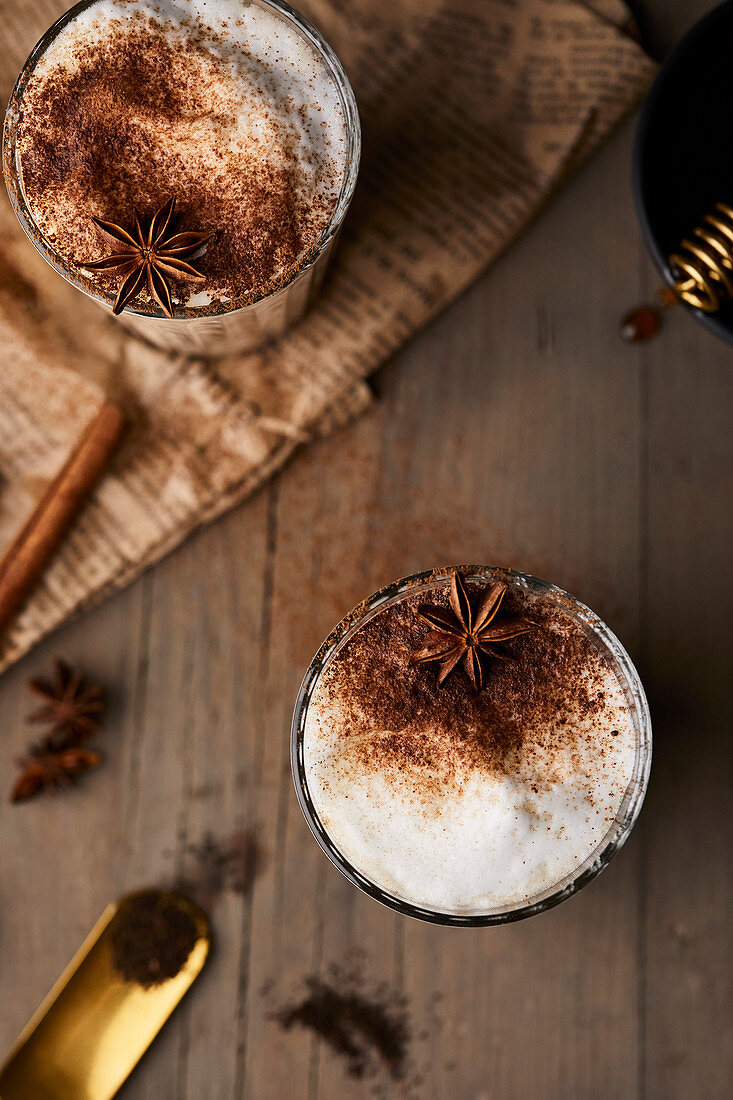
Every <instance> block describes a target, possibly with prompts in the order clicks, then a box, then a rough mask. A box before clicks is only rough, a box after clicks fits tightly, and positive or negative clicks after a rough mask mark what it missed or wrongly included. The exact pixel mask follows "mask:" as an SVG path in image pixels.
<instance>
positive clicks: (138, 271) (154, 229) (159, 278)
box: [81, 195, 213, 317]
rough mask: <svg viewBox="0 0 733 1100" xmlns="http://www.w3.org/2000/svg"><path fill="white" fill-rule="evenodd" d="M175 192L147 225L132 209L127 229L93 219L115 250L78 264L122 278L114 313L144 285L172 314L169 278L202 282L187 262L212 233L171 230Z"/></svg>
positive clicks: (195, 270) (196, 271)
mask: <svg viewBox="0 0 733 1100" xmlns="http://www.w3.org/2000/svg"><path fill="white" fill-rule="evenodd" d="M175 208H176V198H175V195H174V196H173V197H172V198H170V199H168V201H167V202H166V203H164V204H163V206H161V207H160V209H159V210H156V212H155V213H154V214H153V216H152V218H151V219H150V221H149V222H148V224H147V225H146V226H143V224H142V223H141V221H140V215H139V214H138V212H137V210H136V211H135V228H134V229H133V230H131V231H129V232H128V230H126V229H123V228H122V226H121V225H116V224H115V223H114V222H106V221H101V220H100V219H99V218H94V217H93V218H92V222H93V223H94V227H95V229H96V230H97V232H98V233H99V235H100V237H102V238H103V239H104V240H105V241H106V242H107V244H109V245H111V246H112V248H113V249H114V252H113V254H112V255H111V256H105V257H104V259H101V260H91V261H90V262H89V263H83V264H82V265H81V266H82V267H85V268H86V269H87V270H88V271H109V272H116V273H117V274H118V275H120V276H121V277H122V280H123V281H122V283H121V284H120V288H119V290H118V291H117V297H116V299H115V304H114V306H113V307H112V312H113V313H121V312H122V310H123V309H124V308H125V306H126V305H127V304H128V302H131V301H132V299H133V298H136V297H137V295H138V294H139V293H140V291H141V290H142V289H143V288H144V287H146V286H147V290H148V294H149V295H150V297H151V298H152V299H153V301H154V302H157V303H158V305H159V306H160V308H161V309H162V310H163V312H164V313H165V314H166V315H167V316H168V317H172V316H173V302H172V300H171V288H170V285H169V283H168V279H169V278H170V279H182V280H184V281H186V282H202V281H203V280H204V279H205V278H206V276H205V275H204V274H202V272H200V271H198V270H197V269H196V268H195V267H193V266H192V265H191V264H189V263H186V260H188V259H190V258H191V257H192V256H193V255H194V253H196V252H198V250H199V249H200V248H202V247H203V245H205V244H206V242H207V241H209V240H211V237H212V236H213V234H211V233H190V232H189V233H173V234H172V233H171V232H170V228H169V227H170V224H171V220H172V218H173V215H174V213H175Z"/></svg>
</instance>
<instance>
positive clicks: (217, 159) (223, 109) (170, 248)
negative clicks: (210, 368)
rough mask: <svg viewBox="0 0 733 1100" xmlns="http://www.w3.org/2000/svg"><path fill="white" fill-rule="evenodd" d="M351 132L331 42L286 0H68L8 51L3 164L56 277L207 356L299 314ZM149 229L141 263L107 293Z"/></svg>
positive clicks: (319, 269) (350, 188) (337, 194)
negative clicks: (14, 67) (26, 50)
mask: <svg viewBox="0 0 733 1100" xmlns="http://www.w3.org/2000/svg"><path fill="white" fill-rule="evenodd" d="M360 147H361V136H360V126H359V116H358V112H357V107H356V101H355V99H354V93H353V91H352V89H351V86H350V84H349V82H348V80H347V78H346V75H345V73H344V71H343V68H342V67H341V64H340V62H339V60H338V58H337V57H336V55H335V54H334V52H333V50H332V49H331V48H330V46H329V45H328V44H327V43H326V42H325V41H324V39H323V38H322V37H321V35H320V34H319V33H318V31H317V30H315V28H314V27H312V26H311V25H310V24H309V23H308V22H307V21H306V20H305V19H304V18H303V17H302V16H300V15H299V14H298V13H297V12H295V11H294V10H293V9H292V8H291V7H290V6H289V5H288V4H286V3H282V2H280V0H84V2H83V3H80V4H77V5H76V6H75V7H73V8H71V10H70V11H68V12H66V14H65V15H63V16H62V17H61V18H60V19H59V20H58V21H57V22H56V23H55V24H54V25H53V26H52V27H51V28H50V30H49V31H48V32H47V33H46V34H45V35H44V36H43V38H42V39H41V41H40V42H39V43H38V45H37V46H36V47H35V49H34V50H33V52H32V53H31V55H30V57H29V58H28V60H27V61H26V64H25V65H24V67H23V70H22V72H21V74H20V76H19V78H18V81H17V83H16V85H15V89H14V91H13V93H12V95H11V98H10V101H9V104H8V109H7V113H6V118H5V131H4V138H3V166H4V171H5V179H6V183H7V187H8V192H9V195H10V199H11V202H12V205H13V207H14V210H15V213H16V215H17V216H18V219H19V221H20V223H21V225H22V226H23V229H24V230H25V232H26V233H27V234H28V236H29V237H30V239H31V241H32V242H33V244H34V245H35V246H36V248H37V249H38V251H39V252H40V253H41V254H42V255H43V256H44V257H45V259H46V260H48V262H49V263H50V264H51V265H52V266H53V267H54V268H55V269H56V270H57V271H58V272H60V274H61V275H63V276H64V278H65V279H67V280H68V281H69V282H70V283H72V284H73V285H74V286H76V287H78V288H79V289H80V290H82V291H83V292H84V293H85V294H88V295H89V296H90V297H92V298H94V299H96V300H97V301H98V302H100V303H102V304H104V305H105V306H106V307H114V308H115V310H116V311H118V312H119V316H120V319H121V320H123V321H124V322H125V324H127V326H128V327H130V328H132V329H133V330H134V331H136V332H137V333H138V334H139V335H141V336H144V337H145V338H146V339H147V340H149V341H150V342H151V343H154V344H157V345H158V346H161V347H165V348H170V349H173V350H179V351H183V352H188V353H193V354H212V355H217V354H225V353H227V352H231V351H243V350H252V349H253V348H256V347H258V346H260V345H262V344H263V343H265V342H266V341H268V340H270V339H273V338H275V337H278V336H280V335H281V334H282V333H283V332H284V331H285V330H286V329H287V328H288V327H289V326H290V325H292V324H293V323H294V322H295V321H297V320H299V319H300V318H301V317H302V316H303V314H304V313H305V311H306V309H307V307H308V305H309V304H310V303H311V301H312V300H313V298H314V296H315V295H316V293H317V291H318V289H319V287H320V283H321V281H322V279H323V275H324V272H325V269H326V265H327V263H328V260H329V257H330V256H331V253H332V251H333V248H334V245H335V243H336V239H337V237H338V233H339V229H340V227H341V224H342V222H343V219H344V216H345V214H346V211H347V209H348V206H349V203H350V201H351V197H352V195H353V192H354V186H355V184H356V176H357V171H358V164H359V154H360ZM172 200H174V202H173V201H172ZM166 204H168V205H166ZM171 207H172V209H171ZM156 211H162V213H161V214H159V217H158V220H157V222H156V223H155V225H154V227H153V232H152V233H151V232H149V231H150V229H151V223H152V219H153V217H154V215H155V213H156ZM167 214H168V215H170V216H169V217H168V218H167V222H166V215H167ZM93 219H97V220H98V221H101V222H105V223H112V224H113V226H114V227H116V228H117V229H120V230H122V235H120V234H119V233H117V234H116V235H115V234H112V236H110V234H109V233H108V232H105V231H104V228H105V227H102V229H101V231H100V227H99V226H98V224H97V222H95V221H94V220H93ZM136 219H137V220H136ZM164 222H166V224H165V226H164V227H163V223H164ZM138 227H139V229H140V233H141V237H138V236H136V230H137V228H138ZM161 227H163V231H162V232H161ZM124 234H129V235H130V236H131V237H132V241H133V245H132V246H131V245H130V241H129V240H128V239H127V238H126V237H125V236H124ZM141 240H142V245H143V246H144V247H147V248H148V252H145V251H144V249H143V251H142V252H141V249H140V247H139V245H140V241H141ZM156 241H157V243H156ZM151 245H152V248H153V252H154V253H155V256H154V258H156V262H157V267H155V269H154V271H153V273H152V274H151V275H150V276H149V275H148V272H149V266H148V267H146V268H145V271H144V272H143V275H142V276H141V279H140V282H139V285H138V286H137V287H133V288H132V289H135V290H136V293H135V294H134V295H133V296H132V297H131V298H130V299H129V301H126V302H123V304H122V305H121V306H120V301H121V299H120V293H121V287H122V284H123V282H124V281H125V278H126V277H128V276H130V278H131V280H132V282H133V283H134V281H135V279H136V278H137V274H136V272H137V270H138V269H137V268H136V267H135V264H136V263H137V264H138V266H145V264H146V261H147V259H148V258H149V256H150V251H149V249H150V246H151ZM136 246H138V247H136ZM113 257H116V261H115V259H114V258H113ZM120 259H121V260H122V264H120V262H119V261H120ZM127 261H131V263H127ZM90 263H91V264H92V265H96V266H92V267H91V268H90V267H88V266H86V265H88V264H90ZM105 264H108V266H104V265H105ZM126 264H127V266H125V265H126ZM115 265H116V266H115ZM160 276H162V277H163V278H164V280H165V285H162V284H161V283H160V281H159V277H160ZM127 289H128V290H129V289H130V287H129V286H128V288H127ZM168 296H169V297H168ZM124 298H125V294H122V299H124Z"/></svg>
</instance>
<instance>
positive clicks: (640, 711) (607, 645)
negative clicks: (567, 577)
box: [290, 565, 652, 928]
mask: <svg viewBox="0 0 733 1100" xmlns="http://www.w3.org/2000/svg"><path fill="white" fill-rule="evenodd" d="M456 568H457V569H458V571H459V572H461V574H462V575H463V576H464V577H466V578H467V579H469V580H477V581H481V582H484V583H493V582H494V581H503V582H504V583H505V584H507V585H510V586H514V587H517V588H522V589H526V590H528V591H530V592H533V593H536V594H538V595H541V596H543V597H545V598H546V599H549V600H551V601H553V602H555V603H556V604H557V605H558V606H559V607H560V608H561V609H562V611H563V612H565V614H567V615H570V616H571V617H572V619H574V621H575V622H576V623H577V624H579V625H580V627H581V628H582V629H583V630H584V631H585V633H586V635H587V636H588V637H589V638H590V640H591V642H592V643H593V645H594V646H595V647H596V649H597V650H598V651H599V653H600V654H601V656H602V657H603V658H604V660H605V661H606V663H607V664H608V665H609V666H610V668H611V669H612V670H613V672H614V673H615V675H616V678H617V679H618V681H619V683H620V685H621V687H622V689H623V691H624V694H625V696H626V701H627V704H628V707H629V711H630V713H631V717H632V721H633V724H634V728H635V731H636V756H635V761H634V767H633V772H632V775H631V779H630V781H629V784H628V786H627V788H626V791H625V793H624V797H623V799H622V801H621V804H620V806H619V808H618V811H617V813H616V816H615V818H614V820H613V821H612V822H611V824H610V825H609V827H608V830H607V831H606V834H605V836H604V837H603V839H602V840H601V842H600V843H599V844H598V845H597V847H596V848H595V850H594V851H593V852H591V854H590V855H589V856H588V858H587V859H585V860H584V861H583V862H582V863H581V864H580V865H579V866H578V867H576V868H575V870H574V871H573V872H572V874H570V875H566V876H565V878H563V879H561V880H560V881H558V882H557V883H555V884H554V885H553V886H552V887H550V888H549V889H546V890H544V891H542V893H540V894H537V895H536V896H534V897H531V898H528V899H527V900H526V901H524V902H522V904H521V905H503V906H497V907H495V908H492V909H490V910H488V911H482V912H473V911H471V912H469V911H466V910H461V911H459V912H456V911H443V910H438V909H428V908H423V907H421V906H419V905H415V904H413V903H412V902H410V901H407V900H405V899H404V898H400V897H397V896H396V895H394V894H390V893H388V892H387V891H385V890H383V889H382V888H381V887H380V886H378V885H376V883H374V882H372V881H370V880H369V879H368V878H366V877H365V876H364V875H363V874H361V872H360V871H359V870H358V869H357V868H356V867H354V866H353V865H352V864H351V863H350V862H349V861H348V860H347V859H345V858H344V856H343V855H342V854H341V852H340V851H339V850H338V848H337V846H336V845H335V844H334V842H333V841H332V839H331V837H330V836H329V834H328V831H327V830H326V829H325V828H324V826H323V824H322V822H321V821H320V819H319V817H318V812H317V810H316V808H315V805H314V803H313V799H312V797H311V794H310V792H309V790H308V781H307V776H306V767H305V757H304V732H305V726H306V719H307V716H308V705H309V702H310V699H311V697H312V695H313V692H314V690H315V688H316V686H317V684H318V680H319V678H320V676H321V674H322V673H323V672H324V670H325V669H326V668H327V667H328V666H329V664H330V662H331V661H332V660H333V658H334V656H335V654H336V653H338V651H339V650H340V649H341V647H342V646H343V645H345V643H346V642H347V641H348V640H349V638H351V637H352V635H353V634H355V633H356V631H357V630H359V629H360V627H361V626H362V625H363V624H364V623H366V622H367V621H368V620H369V619H371V618H373V617H374V615H376V614H377V613H378V612H379V611H381V610H382V609H383V608H385V607H388V606H390V605H391V604H395V603H399V602H400V601H402V600H404V599H405V598H406V597H408V596H412V595H414V594H415V593H416V592H420V593H425V594H427V593H428V592H430V591H431V590H433V589H436V588H440V587H442V586H444V585H445V582H446V580H447V579H449V578H450V576H451V574H452V573H454V572H455V571H456ZM651 756H652V730H651V721H650V717H649V707H648V705H647V701H646V696H645V694H644V689H643V687H642V685H641V681H640V679H639V675H638V673H637V671H636V669H635V668H634V666H633V664H632V662H631V658H630V657H629V655H628V653H627V652H626V650H625V649H624V647H623V646H622V645H621V643H620V641H619V640H618V638H617V637H616V636H615V635H614V634H613V633H612V632H611V631H610V630H609V628H608V627H607V626H606V624H605V623H604V622H602V620H601V619H599V618H598V616H597V615H595V614H594V613H593V612H592V611H591V610H590V609H589V608H587V607H586V606H585V605H584V604H582V603H580V602H579V601H578V600H576V599H575V598H574V597H573V596H570V595H569V594H568V593H567V592H564V591H563V590H562V589H560V588H557V587H556V586H555V585H552V584H548V583H547V582H545V581H541V580H538V579H537V578H536V577H531V576H529V575H528V574H526V573H517V572H514V571H513V570H511V569H500V568H493V567H489V566H477V565H467V566H459V567H455V566H451V567H446V568H443V569H434V570H429V571H427V572H424V573H416V574H414V575H413V576H410V577H406V578H404V579H403V580H399V581H395V582H394V583H393V584H389V585H387V586H386V588H381V589H380V590H379V591H378V592H375V593H374V595H373V596H370V597H369V598H368V599H366V600H364V601H363V603H360V604H359V605H358V607H355V608H354V610H353V611H351V612H350V613H349V614H348V615H347V616H346V617H345V618H344V619H342V620H341V622H340V623H339V624H338V626H337V627H336V628H335V629H334V630H333V631H332V632H331V633H330V634H329V636H328V637H327V638H326V640H325V641H324V642H323V644H322V646H321V647H320V649H319V650H318V652H317V653H316V655H315V657H314V658H313V660H312V661H311V663H310V665H309V667H308V670H307V672H306V674H305V676H304V678H303V683H302V684H301V687H300V691H299V693H298V698H297V701H296V704H295V712H294V714H293V724H292V732H291V742H290V759H291V766H292V772H293V780H294V783H295V792H296V794H297V797H298V801H299V803H300V808H301V810H302V811H303V814H304V815H305V819H306V821H307V822H308V825H309V827H310V829H311V832H312V833H313V835H314V837H315V838H316V840H317V841H318V844H319V845H320V847H321V848H322V849H323V851H324V852H325V853H326V855H327V856H328V858H329V859H330V860H331V862H332V863H333V864H334V866H336V867H338V869H339V871H341V873H342V874H343V875H345V876H346V878H347V879H348V880H349V881H350V882H351V883H353V885H354V886H357V887H359V889H360V890H363V891H364V893H365V894H368V895H369V896H370V897H372V898H374V899H375V900H376V901H380V902H382V904H383V905H387V906H389V908H391V909H395V910H396V911H397V912H398V913H402V914H404V915H406V916H409V917H416V918H418V919H419V920H424V921H430V922H431V923H433V924H446V925H456V926H463V927H469V928H470V927H478V926H481V925H487V924H504V923H507V922H509V921H515V920H521V919H523V918H524V917H531V916H534V915H535V914H536V913H543V912H544V911H545V910H546V909H551V908H552V907H553V906H555V905H558V904H559V903H560V902H561V901H565V899H566V898H569V897H571V895H572V894H575V893H577V891H578V890H580V889H581V888H582V887H583V886H585V885H586V884H587V883H588V882H590V881H591V879H593V878H595V876H596V875H597V874H599V872H600V871H602V870H603V869H604V867H606V866H607V865H608V864H609V862H610V861H611V859H612V858H613V856H614V855H615V854H616V852H617V851H618V850H619V848H620V847H621V846H622V844H623V843H624V841H625V840H626V838H627V837H628V835H629V833H630V831H631V829H632V827H633V825H634V823H635V821H636V819H637V817H638V815H639V811H640V809H641V805H642V802H643V801H644V795H645V793H646V788H647V784H648V781H649V769H650V767H651Z"/></svg>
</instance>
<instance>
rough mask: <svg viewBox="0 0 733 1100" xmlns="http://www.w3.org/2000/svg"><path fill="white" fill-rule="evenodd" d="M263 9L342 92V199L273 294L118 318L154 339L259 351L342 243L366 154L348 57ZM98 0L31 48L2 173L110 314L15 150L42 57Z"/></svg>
mask: <svg viewBox="0 0 733 1100" xmlns="http://www.w3.org/2000/svg"><path fill="white" fill-rule="evenodd" d="M249 2H250V3H253V4H255V5H257V6H258V7H262V8H270V9H273V10H274V11H275V12H276V13H278V14H279V15H280V16H281V17H282V18H283V19H285V20H286V22H287V23H288V25H289V26H290V28H291V29H292V30H293V31H294V32H295V33H296V34H298V35H299V36H300V37H301V38H303V39H305V40H306V41H307V42H308V43H309V44H310V46H311V47H312V49H314V50H315V52H316V55H317V56H319V57H320V58H321V61H322V62H323V65H324V67H325V69H326V71H327V72H328V73H329V74H330V76H331V78H332V80H333V83H334V86H335V87H336V89H337V90H338V92H339V95H340V98H341V105H342V109H343V113H344V120H345V124H346V131H347V149H348V155H347V163H346V169H345V171H344V179H343V182H342V186H341V191H340V194H339V198H338V201H337V203H336V206H335V208H334V211H333V214H332V215H331V220H330V222H329V224H328V225H327V226H326V228H325V230H324V231H323V233H322V234H321V237H320V239H319V241H318V242H317V244H316V246H315V248H314V249H313V250H312V251H311V252H310V254H309V256H308V259H307V262H306V263H304V265H303V266H302V267H301V268H300V269H299V270H298V271H297V272H295V274H294V275H293V276H292V278H291V279H290V281H289V282H288V283H286V284H285V285H284V286H281V287H279V288H278V289H277V290H274V291H273V292H272V293H270V294H265V295H263V296H262V297H261V298H258V299H256V300H255V301H251V302H248V303H247V304H246V305H243V306H241V307H239V308H233V307H232V306H231V305H227V304H219V305H215V306H205V307H199V308H189V307H186V306H177V307H176V310H175V317H172V318H170V317H166V316H165V315H163V314H162V313H156V312H155V307H153V306H152V305H147V304H140V303H135V304H131V305H129V306H127V307H126V308H125V310H124V311H123V312H122V313H121V314H119V315H118V320H120V321H121V322H122V323H123V324H124V325H125V326H126V327H127V328H130V329H132V330H133V331H134V332H135V333H137V334H138V335H139V336H142V337H144V338H145V339H146V340H148V341H149V342H150V343H151V344H156V345H157V346H158V347H162V348H165V349H167V350H171V351H180V352H183V353H184V354H189V355H225V354H228V353H229V352H236V351H252V350H254V349H255V348H258V347H260V346H262V345H263V344H265V343H267V342H269V341H270V340H274V339H276V338H277V337H279V336H281V335H282V334H283V333H284V332H285V331H286V330H287V329H288V328H290V326H291V325H293V324H295V322H296V321H299V320H300V319H301V318H302V317H303V315H304V314H305V313H306V311H307V310H308V308H309V306H310V305H311V304H312V302H313V301H314V299H315V298H316V297H317V295H318V291H319V290H320V286H321V283H322V282H323V277H324V275H325V272H326V268H327V266H328V263H329V260H330V258H331V256H332V254H333V251H334V247H335V245H336V242H337V240H338V235H339V231H340V229H341V225H342V223H343V220H344V217H345V216H346V212H347V210H348V208H349V204H350V202H351V199H352V196H353V194H354V188H355V186H356V178H357V174H358V171H359V158H360V155H361V126H360V122H359V112H358V109H357V105H356V98H355V96H354V92H353V89H352V87H351V84H350V83H349V81H348V78H347V76H346V73H345V72H344V70H343V67H342V65H341V62H340V61H339V59H338V58H337V56H336V54H335V53H334V52H333V50H332V49H331V47H330V46H329V45H328V43H327V42H326V41H325V39H324V38H323V36H322V35H321V34H320V33H319V32H318V31H317V30H316V29H315V27H313V26H311V24H310V23H309V22H308V21H307V19H305V18H304V17H303V16H302V15H300V14H299V13H298V12H297V11H295V10H294V9H293V8H291V7H290V5H289V4H286V3H284V2H283V0H249ZM93 3H95V0H82V2H81V3H79V4H76V5H75V6H74V7H73V8H70V9H69V11H67V12H65V13H64V14H63V15H62V16H61V18H60V19H57V20H56V22H55V23H54V24H53V26H52V27H50V28H49V29H48V30H47V31H46V33H45V34H44V35H43V37H42V38H41V40H40V42H38V43H37V45H36V46H35V48H34V49H33V51H32V52H31V54H30V56H29V57H28V60H27V61H26V63H25V65H24V66H23V68H22V70H21V73H20V75H19V77H18V79H17V81H16V84H15V87H14V89H13V92H12V94H11V96H10V99H9V101H8V106H7V111H6V114H5V127H4V131H3V170H4V174H5V182H6V185H7V189H8V194H9V196H10V202H11V204H12V207H13V210H14V211H15V214H16V216H17V218H18V221H19V222H20V224H21V225H22V227H23V229H24V230H25V232H26V234H27V235H28V237H29V238H30V240H31V241H32V242H33V244H34V245H35V247H36V248H37V249H38V251H39V252H40V253H41V255H42V256H43V257H44V259H46V260H47V261H48V263H49V264H51V266H52V267H53V268H55V269H56V271H58V272H59V274H60V275H63V277H64V278H65V279H66V280H67V282H69V283H71V284H72V285H73V286H75V287H77V288H78V289H79V290H81V291H82V292H83V293H84V294H86V295H87V296H88V297H90V298H93V299H94V300H95V301H97V302H99V303H100V304H101V305H103V306H104V307H105V308H106V309H108V310H110V312H111V305H110V303H109V302H108V301H107V300H106V299H105V298H104V296H103V295H101V294H100V293H99V292H98V291H97V290H95V288H94V286H93V284H92V282H91V280H90V279H88V278H86V277H85V276H84V275H83V274H79V273H75V272H72V271H69V270H68V268H67V267H66V265H65V263H64V260H63V258H62V257H61V256H60V255H59V254H58V253H57V252H56V251H55V250H54V248H53V247H52V245H51V244H50V243H49V242H48V241H47V240H46V239H45V238H44V236H43V234H42V233H41V231H40V229H39V228H38V226H37V225H36V223H35V221H34V219H33V215H32V214H31V211H30V209H29V207H28V203H27V202H26V199H25V195H24V193H23V180H22V174H21V171H20V164H19V158H18V153H17V147H16V140H17V133H18V124H19V122H20V119H21V117H22V112H23V92H24V89H25V87H26V84H27V83H28V80H29V78H30V76H31V74H32V73H33V71H34V69H35V67H36V65H37V64H38V61H39V59H40V58H41V57H42V56H43V54H44V53H45V52H46V50H47V49H48V48H49V46H50V45H51V43H52V42H53V41H54V39H55V38H56V36H57V35H58V34H59V32H60V31H61V30H62V29H63V28H64V27H65V26H66V25H67V24H68V23H70V22H71V21H72V20H73V19H74V18H75V17H76V16H77V15H79V14H80V13H81V12H82V11H84V10H85V9H86V8H88V7H90V6H91V5H92V4H93Z"/></svg>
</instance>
